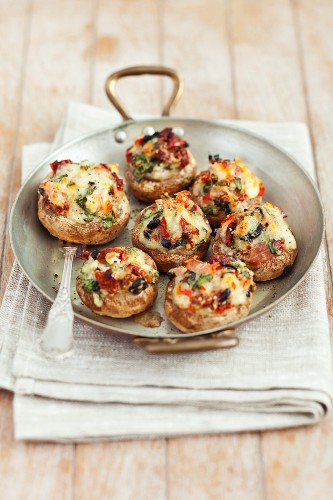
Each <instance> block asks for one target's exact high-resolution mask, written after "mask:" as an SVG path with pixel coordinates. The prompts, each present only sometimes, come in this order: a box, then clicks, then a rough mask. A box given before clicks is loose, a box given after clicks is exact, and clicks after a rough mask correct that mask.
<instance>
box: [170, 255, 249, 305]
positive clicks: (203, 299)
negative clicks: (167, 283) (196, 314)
mask: <svg viewBox="0 0 333 500" xmlns="http://www.w3.org/2000/svg"><path fill="white" fill-rule="evenodd" d="M193 262H194V261H192V262H191V263H190V265H188V266H187V268H185V267H180V268H177V270H176V277H175V284H174V288H173V291H172V298H173V301H174V303H175V305H176V306H178V307H179V308H180V309H195V310H197V309H202V311H203V312H205V313H207V312H209V311H210V312H211V311H212V310H213V311H214V308H215V306H214V305H209V306H207V305H205V304H207V302H209V301H210V299H212V298H213V297H214V296H215V297H217V296H218V294H221V293H223V292H225V291H226V290H229V291H230V292H229V293H230V294H229V296H228V298H227V299H226V300H224V301H223V304H224V305H227V306H229V307H230V306H232V307H237V306H241V305H245V304H247V303H248V301H249V296H250V294H251V293H252V291H253V290H254V287H255V285H254V282H253V279H252V276H253V273H252V271H250V270H249V269H247V268H246V267H245V265H244V263H242V262H240V261H235V262H237V265H238V266H239V271H233V270H232V269H230V268H227V267H223V268H221V267H220V268H219V269H217V270H216V269H214V264H213V265H210V264H208V263H202V262H199V261H196V262H194V263H193ZM208 266H210V268H208ZM188 267H190V268H191V271H192V273H195V276H193V275H192V276H191V279H190V280H189V278H188ZM174 271H175V270H174ZM208 271H210V273H209V272H208ZM205 277H206V279H205ZM200 280H201V281H202V282H203V283H202V284H201V285H199V286H198V283H200ZM200 303H201V304H203V305H200ZM214 303H215V304H216V301H215V302H213V304H214Z"/></svg>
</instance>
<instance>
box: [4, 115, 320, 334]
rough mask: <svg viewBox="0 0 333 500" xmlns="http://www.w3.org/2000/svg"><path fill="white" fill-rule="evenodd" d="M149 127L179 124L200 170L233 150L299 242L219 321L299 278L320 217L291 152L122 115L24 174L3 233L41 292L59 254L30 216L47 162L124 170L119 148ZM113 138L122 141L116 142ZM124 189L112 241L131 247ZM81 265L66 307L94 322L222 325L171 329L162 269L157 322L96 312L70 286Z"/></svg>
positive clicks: (313, 251) (135, 328)
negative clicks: (119, 227) (285, 265)
mask: <svg viewBox="0 0 333 500" xmlns="http://www.w3.org/2000/svg"><path fill="white" fill-rule="evenodd" d="M148 126H149V127H152V128H153V129H154V130H161V129H162V128H164V127H172V128H176V127H177V128H181V129H183V130H184V131H185V138H186V140H187V141H188V142H189V143H190V148H191V151H192V153H193V155H194V156H195V158H196V160H197V163H198V165H199V169H205V168H207V158H208V155H209V154H213V155H214V154H219V155H220V156H221V157H222V158H234V157H236V156H237V157H240V158H241V159H242V161H244V163H245V164H247V165H248V166H249V167H250V168H251V170H252V171H253V172H254V173H255V174H256V175H258V176H259V177H260V178H261V179H262V180H263V182H264V184H265V187H266V192H265V196H264V200H265V201H269V202H270V203H273V204H275V205H277V206H279V207H281V208H282V209H283V210H284V211H285V212H286V213H287V215H288V223H289V225H290V227H291V229H292V231H293V233H294V235H295V237H296V240H297V243H298V249H299V253H298V257H297V259H296V262H295V264H294V266H293V267H292V269H291V270H290V271H289V272H288V273H287V274H286V275H284V276H282V277H281V278H278V279H275V280H273V281H269V282H264V283H258V284H257V290H256V292H255V294H254V299H253V305H252V308H251V311H250V314H249V316H248V317H247V318H245V319H242V320H240V321H236V322H234V323H232V324H230V325H227V326H226V327H225V328H228V329H231V328H235V327H237V326H238V325H240V324H242V323H244V322H245V321H249V320H253V319H255V318H256V317H257V316H259V315H260V314H262V313H264V312H266V311H268V310H269V309H270V308H271V307H273V306H274V305H276V304H277V303H278V302H280V301H281V300H282V299H283V298H284V297H286V296H287V295H288V294H289V293H290V292H291V291H292V290H293V289H294V288H295V287H296V286H298V285H299V284H300V283H301V281H302V279H303V278H304V277H305V275H306V273H307V272H308V270H309V268H310V266H311V265H312V263H313V262H314V260H315V258H316V256H317V254H318V251H319V248H320V244H321V241H322V237H323V230H324V216H323V209H322V204H321V201H320V196H319V193H318V190H317V187H316V186H315V184H314V182H313V181H312V180H311V178H310V177H309V176H308V174H307V173H306V172H304V170H303V169H302V167H301V166H300V165H299V164H298V163H297V162H296V161H295V160H294V159H293V158H291V157H290V156H289V155H287V154H286V153H285V152H283V151H282V150H280V149H279V148H277V147H275V146H274V145H273V144H271V143H269V142H268V141H266V140H264V139H263V138H261V137H259V136H256V135H254V134H252V133H249V132H246V131H243V130H240V129H237V128H233V127H231V126H228V125H220V124H216V123H212V122H209V121H202V120H191V119H177V118H157V119H150V120H140V121H128V122H126V123H124V124H122V125H121V126H119V127H117V128H114V129H108V130H103V131H101V132H98V133H94V134H91V135H88V136H86V137H83V138H80V139H78V140H75V141H72V142H71V143H69V144H66V145H65V146H63V147H61V148H60V149H58V150H57V151H55V152H54V153H52V154H51V155H50V156H48V157H47V158H45V160H44V161H43V162H41V163H40V164H39V165H38V166H37V168H36V169H35V170H34V172H33V173H32V174H31V175H30V176H29V178H28V179H27V180H26V181H25V183H24V184H23V186H22V187H21V189H20V191H19V193H18V195H17V198H16V200H15V203H14V206H13V209H12V213H11V219H10V236H11V241H12V247H13V250H14V254H15V256H16V259H17V261H18V263H19V265H20V267H21V268H22V270H23V272H24V273H25V274H26V275H27V277H28V278H29V279H30V281H31V282H32V283H33V284H34V286H35V287H36V288H37V289H38V290H39V291H40V292H41V293H42V294H43V295H44V296H45V297H47V298H48V299H49V300H51V301H53V300H54V299H55V297H56V292H57V288H58V286H59V283H60V278H61V273H62V268H63V254H62V253H61V252H60V251H59V248H58V241H57V240H56V239H55V238H53V237H52V236H51V235H50V234H49V233H48V232H47V231H46V229H45V228H44V227H43V226H42V225H41V224H40V222H39V220H38V218H37V187H38V185H39V183H40V181H41V180H42V179H43V178H44V177H45V176H46V175H47V174H48V173H49V170H50V167H49V164H50V162H52V161H54V160H62V159H67V158H70V159H71V160H73V161H82V160H89V161H92V162H96V163H119V166H120V169H119V170H120V175H122V176H123V171H124V166H125V150H126V148H127V147H129V146H130V145H131V144H132V143H133V141H134V140H135V138H136V137H137V136H138V135H139V134H141V133H142V131H143V130H144V129H145V128H146V127H148ZM119 131H122V134H120V135H119ZM119 137H121V140H123V141H124V142H121V143H119V142H117V140H119ZM128 196H129V200H130V203H131V208H132V216H131V221H130V222H129V224H128V227H127V229H125V230H124V231H123V232H122V234H120V235H119V236H118V238H117V239H116V240H114V241H113V242H112V243H111V246H119V245H127V246H131V229H132V225H133V219H134V218H135V217H136V215H137V213H138V211H140V210H142V208H144V207H145V206H146V204H144V203H141V202H138V201H137V200H136V199H135V198H133V197H132V196H131V194H130V193H128ZM104 246H107V245H104ZM81 264H82V262H81V261H77V262H75V263H74V268H73V274H72V289H73V309H74V313H75V316H76V317H77V318H79V319H81V320H83V321H85V322H87V323H89V324H91V325H92V326H94V327H96V328H103V329H104V330H107V331H109V332H114V333H118V334H119V333H121V334H128V335H131V336H135V337H138V336H141V337H148V338H168V339H170V338H177V337H181V338H183V339H184V338H186V337H195V336H198V335H200V336H202V335H204V334H210V333H212V332H216V331H221V328H220V329H215V330H202V331H201V332H196V333H190V334H184V333H181V332H180V331H179V330H177V329H176V328H175V327H174V326H173V325H172V324H171V323H170V322H169V321H168V320H167V318H166V316H165V313H164V307H163V304H164V294H165V287H166V283H167V281H168V280H167V278H166V276H165V275H163V274H162V275H161V279H160V282H159V293H158V299H157V300H156V303H155V305H154V307H153V310H156V311H159V312H160V314H161V316H162V317H163V318H164V321H163V322H162V324H161V325H160V326H159V327H156V328H146V327H144V326H141V325H139V324H137V323H136V322H135V321H134V320H133V318H127V319H113V318H107V317H102V316H97V315H95V314H94V313H92V312H91V311H90V310H89V309H88V308H86V307H85V306H84V305H82V304H81V301H80V300H79V299H78V297H77V295H76V293H75V279H76V275H77V272H78V269H79V267H80V266H81ZM203 328H204V327H203Z"/></svg>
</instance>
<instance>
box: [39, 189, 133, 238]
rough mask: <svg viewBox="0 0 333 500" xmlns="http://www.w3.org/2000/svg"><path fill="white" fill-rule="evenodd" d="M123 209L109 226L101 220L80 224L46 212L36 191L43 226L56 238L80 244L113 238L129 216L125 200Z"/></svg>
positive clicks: (127, 203) (128, 208)
mask: <svg viewBox="0 0 333 500" xmlns="http://www.w3.org/2000/svg"><path fill="white" fill-rule="evenodd" d="M123 208H124V209H123V211H122V212H121V213H120V214H119V217H118V218H117V219H116V221H115V223H114V224H113V225H112V226H111V227H110V228H107V229H106V228H104V227H103V224H102V222H87V223H86V224H80V223H78V222H74V221H72V220H70V219H68V218H67V217H64V216H63V215H55V214H53V213H51V212H48V211H47V210H46V209H45V207H44V203H43V197H42V196H41V194H40V193H38V218H39V220H40V221H41V223H42V224H43V226H44V227H46V229H47V230H48V231H49V233H51V234H52V236H55V237H56V238H59V239H60V240H64V241H70V242H72V243H78V244H81V245H101V244H103V243H107V242H109V241H112V240H114V239H115V238H116V237H117V236H118V234H119V233H120V232H121V231H122V229H123V228H124V227H125V226H126V225H127V223H128V221H129V218H130V214H131V211H130V205H129V202H128V200H127V199H126V200H125V203H124V205H123Z"/></svg>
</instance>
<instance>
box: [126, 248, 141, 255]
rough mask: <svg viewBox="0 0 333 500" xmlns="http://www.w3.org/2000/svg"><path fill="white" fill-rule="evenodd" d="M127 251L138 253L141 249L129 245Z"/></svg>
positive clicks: (131, 253) (130, 253) (129, 253)
mask: <svg viewBox="0 0 333 500" xmlns="http://www.w3.org/2000/svg"><path fill="white" fill-rule="evenodd" d="M126 252H127V254H128V255H137V254H138V253H139V252H140V250H139V249H138V248H136V247H128V248H127V249H126Z"/></svg>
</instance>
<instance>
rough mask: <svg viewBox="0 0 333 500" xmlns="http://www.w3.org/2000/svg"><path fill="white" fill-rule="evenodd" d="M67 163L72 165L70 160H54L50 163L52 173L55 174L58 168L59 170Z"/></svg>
mask: <svg viewBox="0 0 333 500" xmlns="http://www.w3.org/2000/svg"><path fill="white" fill-rule="evenodd" d="M69 163H73V162H72V160H61V161H58V160H55V161H54V162H53V163H50V167H51V169H52V171H53V173H54V174H56V173H57V170H59V168H61V167H62V166H64V165H68V164H69Z"/></svg>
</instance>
